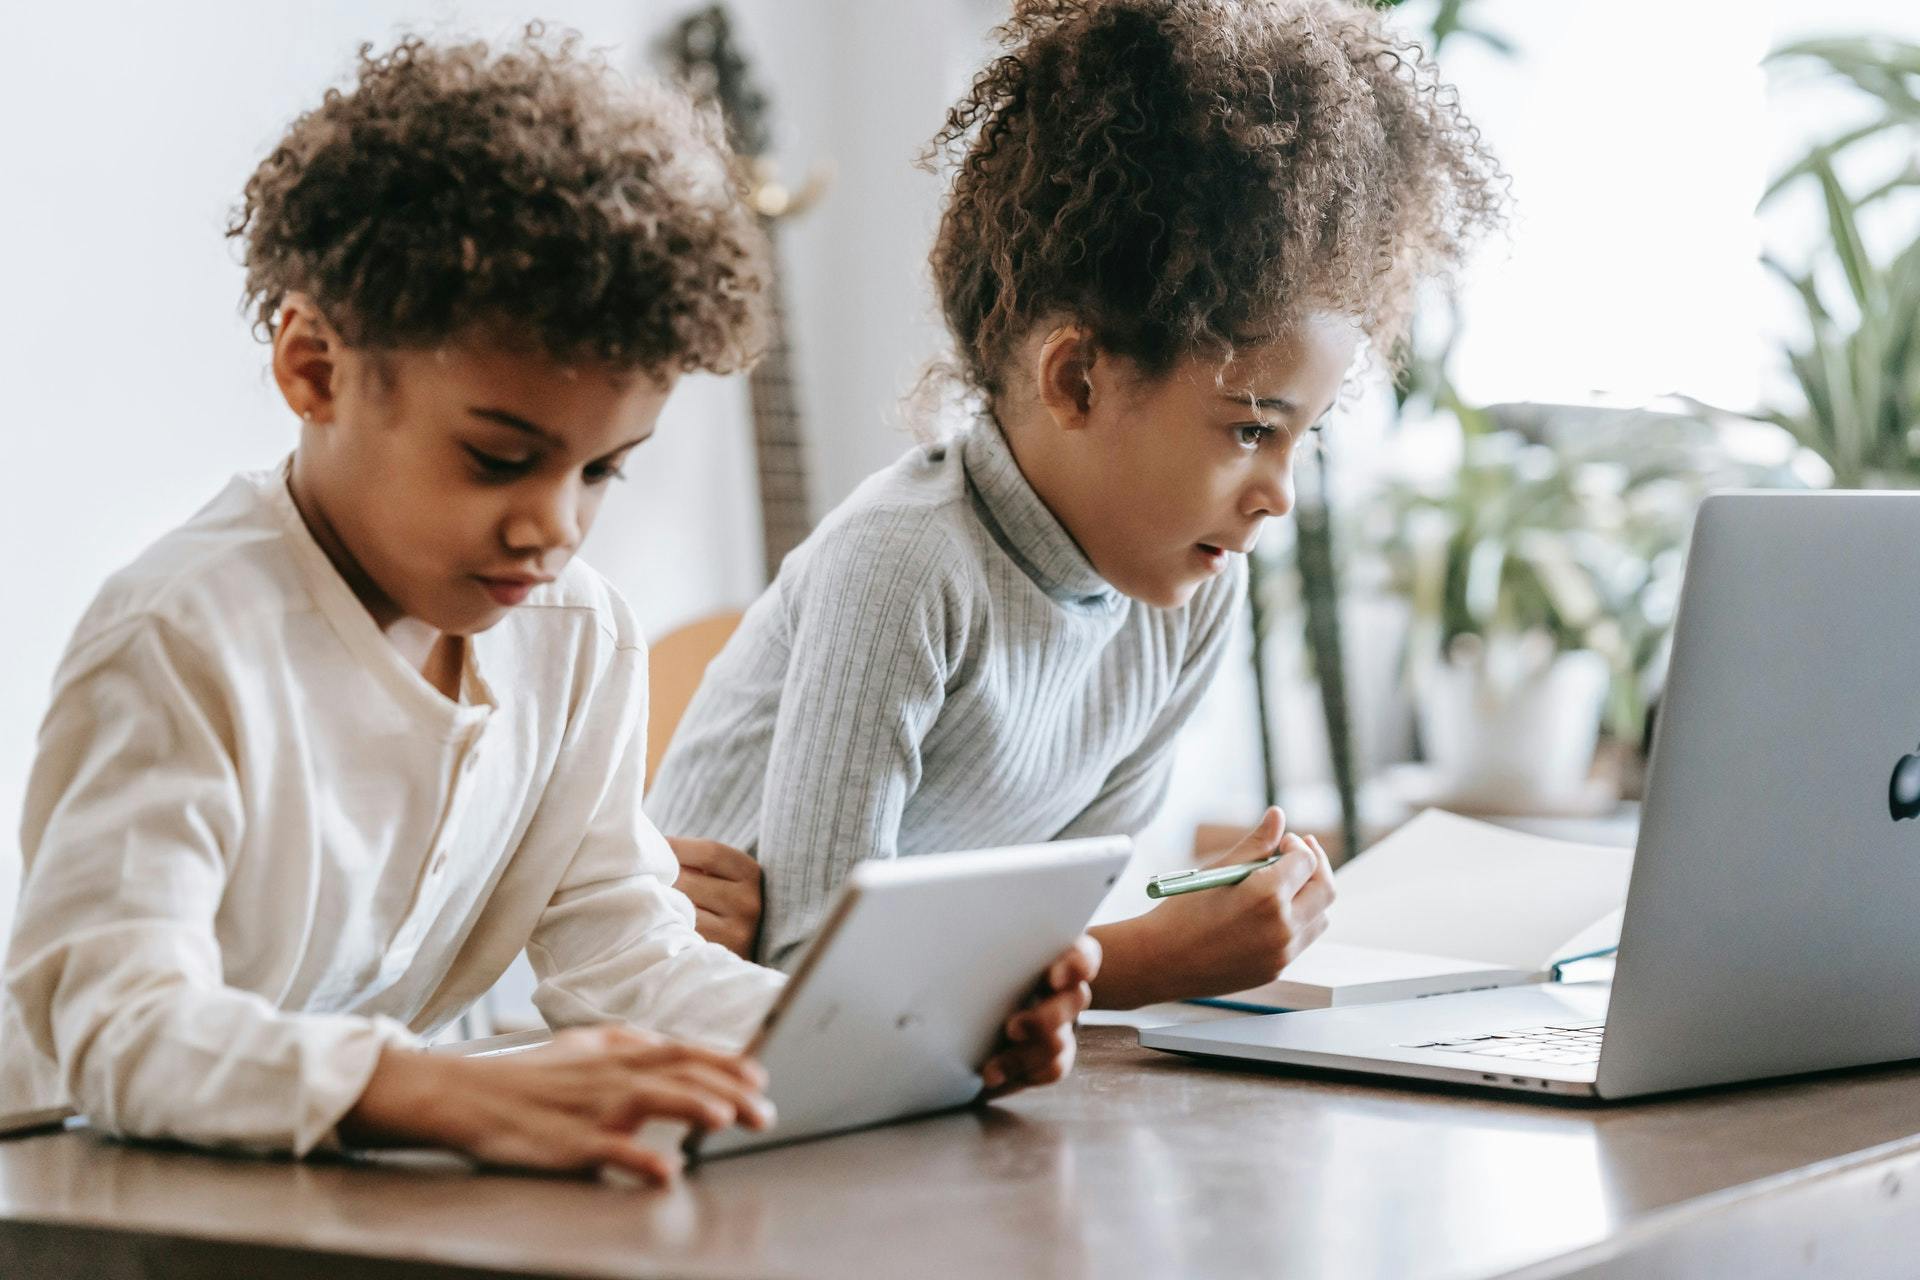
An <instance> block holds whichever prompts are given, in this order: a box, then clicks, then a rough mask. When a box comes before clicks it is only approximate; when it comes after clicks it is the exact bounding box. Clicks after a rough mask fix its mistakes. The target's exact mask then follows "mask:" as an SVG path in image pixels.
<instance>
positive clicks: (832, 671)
mask: <svg viewBox="0 0 1920 1280" xmlns="http://www.w3.org/2000/svg"><path fill="white" fill-rule="evenodd" d="M948 550H949V548H948V544H947V541H946V539H945V538H944V537H943V535H942V533H941V531H940V529H939V526H937V525H935V524H932V523H927V524H925V525H922V526H921V527H920V528H919V529H918V531H917V532H909V533H907V534H906V535H904V536H903V535H902V534H901V533H900V532H899V531H897V530H895V531H892V532H891V533H890V534H889V536H886V537H880V536H877V535H876V530H875V529H874V528H872V527H871V522H869V521H866V520H855V521H850V522H848V523H847V524H845V525H843V526H841V527H840V528H838V529H836V530H834V531H833V534H832V536H830V537H829V538H827V539H826V540H824V541H823V542H821V543H820V545H819V546H818V547H817V548H815V549H813V551H812V553H811V555H810V557H809V559H808V561H807V567H806V572H805V573H804V574H803V575H802V576H801V578H800V580H799V583H798V584H797V587H796V589H795V590H793V591H792V592H791V593H790V594H789V596H788V600H789V608H790V610H791V617H792V642H791V651H790V652H791V657H790V660H789V662H788V665H787V670H786V676H785V682H784V685H783V687H782V689H781V692H780V699H779V707H778V711H777V713H776V716H775V720H774V727H773V739H772V746H771V750H770V752H769V755H768V772H767V777H766V785H765V789H764V792H763V795H762V801H761V815H760V824H759V833H760V839H759V849H758V856H759V859H760V862H761V865H762V866H763V867H765V869H766V909H765V917H764V922H763V924H762V931H761V954H762V957H763V959H765V960H766V962H767V963H769V964H772V965H774V966H776V967H779V968H788V967H790V966H791V965H792V964H793V963H794V962H795V961H796V960H797V959H798V958H799V954H800V951H801V948H802V947H803V946H804V945H805V943H806V942H807V941H808V940H809V939H811V938H812V937H813V935H814V933H815V932H816V930H817V929H818V928H819V925H820V922H821V920H822V917H823V916H824V915H825V913H826V910H827V908H828V906H829V905H830V904H831V903H832V901H833V897H834V894H835V892H836V890H838V888H839V887H840V885H841V883H842V882H843V881H844V880H845V879H846V878H847V874H848V873H849V872H850V871H851V870H852V868H853V866H854V865H855V864H856V863H858V862H861V861H864V860H866V859H870V858H892V857H895V856H897V854H898V853H899V841H900V820H901V814H902V812H903V811H904V809H905V807H906V804H907V800H908V798H909V797H910V796H911V795H912V794H913V792H914V789H915V788H916V787H917V786H918V785H919V783H920V774H921V743H922V741H923V740H924V738H925V736H926V734H927V731H928V730H929V729H930V728H931V727H932V725H933V723H934V721H935V719H936V718H937V717H938V716H939V713H940V707H941V704H942V700H943V697H944V691H945V681H946V668H947V662H948V643H947V631H948V624H947V621H946V619H947V613H948V605H949V600H950V596H949V592H948V589H947V586H946V585H945V578H946V576H947V574H948V572H949V571H950V570H949V565H950V564H951V557H950V556H949V555H947V554H946V553H947V551H948Z"/></svg>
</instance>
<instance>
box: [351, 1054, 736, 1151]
mask: <svg viewBox="0 0 1920 1280" xmlns="http://www.w3.org/2000/svg"><path fill="white" fill-rule="evenodd" d="M766 1083H767V1076H766V1072H765V1070H764V1069H762V1068H761V1066H760V1065H759V1064H758V1063H756V1062H754V1061H752V1060H751V1059H748V1058H742V1057H739V1056H738V1055H735V1054H730V1053H721V1052H719V1051H717V1050H713V1049H705V1048H701V1047H700V1046H698V1045H690V1044H683V1043H681V1042H679V1041H676V1040H669V1039H666V1038H665V1037H662V1036H656V1035H651V1034H649V1033H647V1032H644V1031H636V1030H634V1029H632V1028H629V1027H621V1026H602V1027H581V1028H576V1029H573V1030H568V1031H562V1032H560V1033H559V1034H558V1035H556V1036H554V1038H553V1043H552V1044H549V1045H545V1046H543V1047H541V1048H539V1049H531V1050H528V1051H526V1052H524V1053H513V1054H504V1055H501V1056H499V1057H491V1058H453V1057H443V1056H440V1055H437V1054H428V1053H419V1052H415V1051H410V1050H401V1049H388V1050H385V1051H383V1052H382V1053H381V1055H380V1062H379V1065H378V1066H377V1067H375V1069H374V1073H373V1078H372V1079H371V1080H369V1081H368V1083H367V1087H366V1090H365V1092H363V1093H362V1094H361V1095H360V1100H359V1101H358V1102H357V1103H355V1104H354V1107H353V1110H351V1111H349V1112H348V1113H347V1116H346V1118H345V1119H344V1120H342V1121H341V1123H340V1136H341V1138H342V1140H343V1141H345V1142H347V1143H349V1144H351V1145H362V1146H395V1145H408V1144H418V1145H430V1146H437V1147H446V1148H450V1149H452V1150H454V1151H459V1152H462V1153H464V1154H466V1155H468V1156H471V1157H473V1158H474V1159H476V1160H478V1161H480V1162H482V1163H483V1164H495V1165H513V1166H518V1167H520V1168H526V1169H547V1170H562V1171H565V1170H581V1171H588V1170H599V1169H603V1168H607V1167H609V1166H611V1167H613V1168H617V1169H623V1170H626V1171H628V1172H630V1173H633V1174H637V1175H638V1176H639V1177H640V1178H642V1179H644V1180H645V1181H647V1182H649V1183H653V1184H660V1185H664V1184H665V1183H668V1182H670V1181H672V1180H673V1178H674V1176H675V1175H676V1174H678V1173H679V1171H680V1164H681V1161H680V1158H679V1155H678V1154H677V1153H663V1152H659V1151H653V1150H649V1149H648V1148H646V1147H643V1146H641V1145H639V1144H638V1143H637V1142H635V1141H634V1134H635V1132H636V1131H637V1130H638V1129H639V1128H640V1126H641V1125H642V1124H643V1123H645V1122H646V1121H648V1120H654V1119H667V1120H679V1121H684V1122H685V1123H688V1124H691V1125H693V1126H694V1127H695V1128H697V1129H724V1128H726V1127H727V1126H728V1125H731V1124H734V1123H736V1122H737V1123H740V1124H744V1125H746V1126H747V1127H748V1128H750V1129H764V1128H766V1127H767V1126H768V1125H769V1124H771V1123H772V1122H773V1108H772V1105H771V1104H770V1103H768V1101H767V1099H766V1098H765V1096H764V1095H763V1093H762V1090H764V1089H765V1088H766Z"/></svg>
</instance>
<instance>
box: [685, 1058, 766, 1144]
mask: <svg viewBox="0 0 1920 1280" xmlns="http://www.w3.org/2000/svg"><path fill="white" fill-rule="evenodd" d="M672 1074H673V1076H674V1078H676V1079H678V1080H680V1081H682V1082H683V1083H685V1084H687V1085H688V1086H690V1087H692V1088H695V1089H699V1090H702V1091H704V1092H706V1093H710V1094H713V1095H715V1096H717V1097H721V1098H725V1099H726V1100H727V1101H728V1102H730V1103H732V1104H733V1109H734V1111H735V1112H736V1113H737V1114H738V1115H739V1117H740V1123H741V1124H744V1125H746V1126H747V1127H748V1128H749V1129H765V1128H766V1127H767V1126H769V1125H771V1124H772V1123H773V1103H771V1102H769V1101H768V1100H767V1097H766V1095H765V1094H764V1093H762V1092H761V1091H760V1089H759V1088H757V1087H755V1086H753V1085H750V1084H748V1083H747V1082H746V1081H744V1080H742V1079H741V1078H740V1077H739V1076H736V1075H733V1074H731V1073H729V1072H725V1071H721V1070H719V1069H718V1068H716V1067H710V1066H708V1065H707V1064H706V1063H704V1062H687V1063H682V1064H681V1065H680V1066H677V1067H675V1068H673V1069H672Z"/></svg>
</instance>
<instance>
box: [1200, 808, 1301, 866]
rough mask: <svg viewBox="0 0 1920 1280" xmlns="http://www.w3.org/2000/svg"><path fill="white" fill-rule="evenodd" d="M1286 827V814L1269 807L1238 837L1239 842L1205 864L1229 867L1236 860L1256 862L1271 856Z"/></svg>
mask: <svg viewBox="0 0 1920 1280" xmlns="http://www.w3.org/2000/svg"><path fill="white" fill-rule="evenodd" d="M1286 829H1287V815H1286V814H1284V813H1282V812H1281V811H1280V810H1279V809H1277V808H1269V809H1268V810H1267V811H1266V812H1265V813H1264V814H1262V815H1260V822H1259V825H1257V826H1255V827H1254V829H1253V830H1251V831H1249V832H1248V833H1247V834H1246V835H1244V836H1242V837H1240V843H1238V844H1236V845H1234V846H1233V848H1231V849H1229V850H1227V851H1226V852H1225V853H1223V854H1221V855H1220V856H1219V857H1217V858H1215V859H1213V860H1212V861H1211V862H1209V863H1208V864H1207V865H1208V866H1210V867H1230V866H1232V865H1233V864H1234V863H1236V862H1258V861H1260V860H1261V859H1262V858H1267V857H1271V856H1272V855H1273V851H1274V850H1275V848H1277V847H1278V846H1279V844H1280V836H1281V834H1282V833H1283V832H1285V831H1286Z"/></svg>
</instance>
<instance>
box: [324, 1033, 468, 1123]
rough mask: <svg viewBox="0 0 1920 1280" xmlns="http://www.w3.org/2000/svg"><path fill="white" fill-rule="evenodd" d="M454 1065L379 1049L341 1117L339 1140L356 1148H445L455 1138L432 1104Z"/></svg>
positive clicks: (444, 1087) (402, 1051)
mask: <svg viewBox="0 0 1920 1280" xmlns="http://www.w3.org/2000/svg"><path fill="white" fill-rule="evenodd" d="M460 1065H461V1064H460V1060H459V1059H457V1058H445V1057H440V1056H438V1055H435V1054H430V1053H422V1052H420V1051H418V1050H414V1049H398V1048H393V1047H387V1048H383V1049H382V1050H381V1051H380V1061H379V1062H378V1063H377V1064H376V1065H375V1066H374V1069H373V1075H372V1076H370V1077H369V1078H368V1080H367V1087H366V1088H365V1089H363V1090H361V1093H360V1097H359V1099H358V1100H357V1101H355V1102H354V1104H353V1106H352V1108H351V1109H349V1110H348V1112H347V1114H346V1115H345V1116H343V1117H341V1120H340V1124H339V1134H340V1140H341V1141H342V1142H344V1143H346V1144H347V1145H349V1146H360V1147H382V1146H402V1145H408V1144H419V1143H431V1144H432V1145H435V1146H444V1145H451V1144H452V1143H453V1142H454V1141H455V1139H456V1136H457V1135H454V1134H452V1133H448V1132H445V1131H444V1126H443V1124H442V1121H441V1111H440V1107H439V1105H438V1104H439V1102H440V1100H441V1099H442V1098H443V1097H444V1096H445V1095H446V1093H447V1091H448V1087H449V1086H450V1085H451V1084H452V1081H451V1079H449V1077H450V1076H451V1075H452V1074H453V1073H454V1070H455V1069H457V1068H458V1067H459V1066H460Z"/></svg>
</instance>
